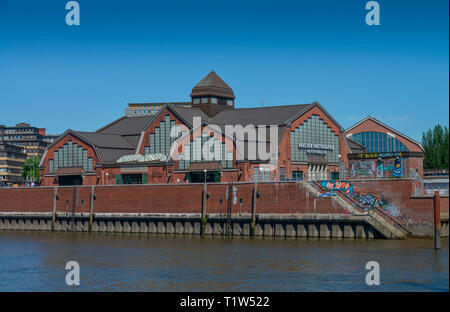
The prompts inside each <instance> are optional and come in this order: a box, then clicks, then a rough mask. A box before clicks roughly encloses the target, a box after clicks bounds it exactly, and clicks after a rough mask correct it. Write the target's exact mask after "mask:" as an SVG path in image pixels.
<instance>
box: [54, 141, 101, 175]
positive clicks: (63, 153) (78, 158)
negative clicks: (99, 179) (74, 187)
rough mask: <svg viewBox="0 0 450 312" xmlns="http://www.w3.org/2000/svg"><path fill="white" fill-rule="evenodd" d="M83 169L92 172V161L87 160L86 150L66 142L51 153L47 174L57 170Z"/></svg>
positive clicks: (90, 159)
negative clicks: (66, 168)
mask: <svg viewBox="0 0 450 312" xmlns="http://www.w3.org/2000/svg"><path fill="white" fill-rule="evenodd" d="M64 167H83V170H85V171H93V159H92V158H89V161H88V153H87V150H86V149H83V147H81V146H78V145H77V144H76V143H73V142H72V141H69V142H67V144H64V145H63V146H62V147H60V148H59V149H58V150H56V151H54V152H53V159H50V160H49V168H48V170H49V173H54V172H55V171H57V170H58V169H59V168H64Z"/></svg>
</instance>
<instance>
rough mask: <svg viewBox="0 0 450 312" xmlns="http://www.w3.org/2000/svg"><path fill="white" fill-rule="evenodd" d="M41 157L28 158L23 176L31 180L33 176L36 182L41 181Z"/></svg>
mask: <svg viewBox="0 0 450 312" xmlns="http://www.w3.org/2000/svg"><path fill="white" fill-rule="evenodd" d="M40 161H41V160H40V158H39V157H30V158H27V160H26V161H25V163H24V164H23V170H22V178H24V179H27V180H30V179H32V178H34V179H33V181H34V182H39V162H40Z"/></svg>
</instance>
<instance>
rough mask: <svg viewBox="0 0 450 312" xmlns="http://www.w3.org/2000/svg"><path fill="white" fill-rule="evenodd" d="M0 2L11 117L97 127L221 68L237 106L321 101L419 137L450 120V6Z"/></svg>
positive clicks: (333, 110)
mask: <svg viewBox="0 0 450 312" xmlns="http://www.w3.org/2000/svg"><path fill="white" fill-rule="evenodd" d="M66 2H67V1H65V0H58V1H49V0H45V1H44V0H41V1H37V0H36V1H15V0H0V106H1V110H0V124H7V125H13V124H16V123H18V122H21V121H25V122H29V123H31V124H33V125H35V126H38V127H45V128H47V132H48V133H61V132H63V131H64V130H66V129H68V128H71V129H76V130H84V131H94V130H96V129H98V128H100V127H101V126H103V125H104V124H106V123H108V122H110V121H112V120H115V119H117V118H118V117H120V116H122V115H124V110H125V107H126V106H127V103H129V102H159V101H187V100H189V94H190V91H191V89H192V87H193V86H194V85H195V84H196V83H197V82H198V81H199V80H200V79H201V78H203V77H204V76H205V75H206V74H207V73H208V72H209V71H210V70H211V69H214V70H215V71H216V72H217V73H218V74H219V75H220V76H221V77H222V78H223V79H224V80H225V81H226V82H227V83H228V84H229V85H230V86H231V87H232V88H233V90H234V92H235V94H236V96H237V99H236V106H237V107H256V106H260V103H261V100H264V105H265V106H273V105H288V104H301V103H311V102H313V101H318V102H320V103H321V104H322V105H323V106H324V107H325V109H327V110H328V111H329V112H330V114H331V115H332V116H333V117H334V118H335V119H336V120H337V121H338V122H339V123H340V124H341V125H342V126H343V127H345V128H347V127H349V126H351V125H352V124H354V123H356V122H357V121H359V120H360V119H362V118H364V117H365V116H367V115H371V116H374V117H376V118H378V119H380V120H381V121H382V122H385V123H387V124H388V125H390V126H391V127H393V128H395V129H397V130H399V131H401V132H403V133H405V134H407V135H409V136H411V137H412V138H414V139H417V140H420V139H421V134H422V132H423V131H424V130H426V129H428V128H430V127H433V126H434V125H435V124H436V123H441V124H445V125H447V126H448V123H449V119H448V115H449V107H448V102H449V90H448V83H449V72H448V70H449V63H448V49H449V44H448V43H449V42H448V35H449V31H448V30H449V29H448V27H449V26H448V25H449V20H448V9H449V8H448V1H447V0H445V1H444V0H443V1H407V0H389V1H378V2H379V4H380V8H381V10H380V13H381V25H380V26H367V25H366V23H365V15H366V13H367V12H368V11H366V9H365V4H366V2H367V1H361V0H348V1H337V0H336V1H331V0H326V1H325V0H322V1H320V0H319V1H300V0H298V1H285V0H272V1H266V0H259V1H251V0H182V1H177V0H172V1H168V0H157V1H154V0H148V1H137V0H127V1H111V0H108V1H106V0H105V1H94V0H89V1H88V0H79V1H78V3H79V4H80V9H81V19H80V20H81V25H80V26H67V25H66V24H65V16H66V13H67V11H66V10H65V4H66Z"/></svg>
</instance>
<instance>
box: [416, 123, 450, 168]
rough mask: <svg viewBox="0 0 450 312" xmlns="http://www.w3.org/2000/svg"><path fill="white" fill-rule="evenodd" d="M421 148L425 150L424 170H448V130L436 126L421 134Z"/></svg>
mask: <svg viewBox="0 0 450 312" xmlns="http://www.w3.org/2000/svg"><path fill="white" fill-rule="evenodd" d="M422 147H423V148H424V150H425V156H424V159H423V167H424V169H448V168H449V166H448V154H449V151H448V150H449V141H448V128H447V127H442V126H441V125H439V124H438V125H436V126H435V127H434V129H433V130H431V129H428V130H427V131H426V132H424V133H423V134H422Z"/></svg>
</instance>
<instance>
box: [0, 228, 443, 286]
mask: <svg viewBox="0 0 450 312" xmlns="http://www.w3.org/2000/svg"><path fill="white" fill-rule="evenodd" d="M68 261H77V262H78V263H79V265H80V286H67V285H66V282H65V277H66V274H67V272H68V270H66V269H65V266H66V263H67V262H68ZM368 261H377V262H378V263H379V267H380V285H379V286H367V285H366V283H365V276H366V274H367V273H368V270H366V269H365V265H366V263H367V262H368ZM0 291H449V248H448V240H447V239H445V240H443V241H442V250H440V251H435V250H434V249H433V241H432V240H417V239H414V240H404V241H396V240H323V239H320V240H319V239H295V238H294V239H280V238H236V237H234V238H228V237H204V238H202V237H198V236H175V235H171V236H168V235H142V234H120V233H110V234H106V233H91V234H89V233H57V232H56V233H55V232H54V233H51V232H30V231H29V232H25V231H23V232H15V231H3V232H0Z"/></svg>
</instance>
